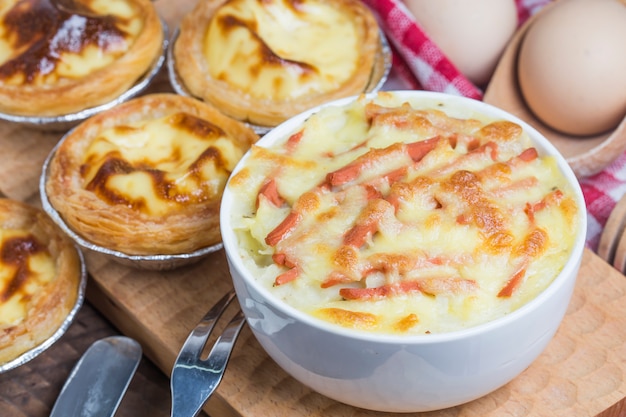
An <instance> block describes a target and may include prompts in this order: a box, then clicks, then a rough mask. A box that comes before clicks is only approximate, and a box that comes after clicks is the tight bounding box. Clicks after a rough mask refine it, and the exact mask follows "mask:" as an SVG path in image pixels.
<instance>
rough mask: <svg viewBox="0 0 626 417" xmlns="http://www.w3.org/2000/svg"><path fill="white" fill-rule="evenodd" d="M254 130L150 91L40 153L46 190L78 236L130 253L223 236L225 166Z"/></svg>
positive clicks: (191, 247) (196, 244)
mask: <svg viewBox="0 0 626 417" xmlns="http://www.w3.org/2000/svg"><path fill="white" fill-rule="evenodd" d="M257 139H258V136H257V135H256V134H255V133H254V132H253V131H252V130H251V129H250V128H249V127H247V126H246V125H244V124H243V123H240V122H238V121H236V120H233V119H231V118H229V117H226V116H224V115H223V114H222V113H220V112H219V111H217V110H216V109H214V108H212V107H211V106H209V105H208V104H206V103H203V102H201V101H199V100H196V99H192V98H188V97H182V96H179V95H175V94H169V93H160V94H150V95H146V96H142V97H139V98H135V99H132V100H130V101H128V102H126V103H123V104H120V105H118V106H116V107H114V108H113V109H111V110H108V111H106V112H103V113H100V114H98V115H96V116H93V117H91V118H89V119H88V120H86V121H85V122H83V123H81V124H80V125H78V126H77V127H76V128H75V129H74V130H72V131H70V132H69V133H68V134H67V135H66V136H65V137H64V138H63V139H62V140H61V141H60V143H59V144H58V145H57V147H56V149H55V150H53V152H52V153H51V155H50V157H49V158H48V161H47V162H46V167H45V171H46V177H45V182H44V183H43V184H42V188H45V196H44V198H43V199H44V200H46V201H47V202H49V204H50V205H51V207H52V208H53V209H54V210H56V212H57V213H58V214H59V215H60V217H61V218H62V220H63V222H64V223H65V224H66V225H67V226H68V227H69V228H70V229H71V230H72V231H73V232H75V233H76V234H77V235H79V236H80V237H81V238H82V239H85V240H86V241H88V242H91V243H94V244H96V245H99V246H101V247H104V248H108V249H111V250H114V251H118V252H121V253H123V254H131V255H161V254H186V253H190V252H193V251H196V250H199V249H201V248H205V247H210V246H212V245H216V244H219V243H220V242H221V235H220V229H219V207H220V201H221V196H222V192H223V189H224V186H225V184H226V180H227V179H228V177H229V175H230V172H231V171H232V169H233V168H234V167H235V165H236V163H237V162H238V161H239V159H240V158H241V157H242V156H243V155H244V153H245V152H246V151H247V150H248V148H249V147H250V146H251V145H252V144H253V143H255V142H256V141H257Z"/></svg>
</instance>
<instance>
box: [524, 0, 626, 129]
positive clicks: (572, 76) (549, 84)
mask: <svg viewBox="0 0 626 417" xmlns="http://www.w3.org/2000/svg"><path fill="white" fill-rule="evenodd" d="M518 79H519V85H520V89H521V93H522V96H523V97H524V99H525V101H526V104H527V105H528V107H529V109H530V110H531V111H532V112H533V113H534V114H535V116H536V117H537V118H538V119H540V120H541V121H542V122H544V123H545V124H546V125H548V126H549V127H552V128H553V129H555V130H557V131H560V132H562V133H565V134H569V135H575V136H586V135H595V134H600V133H603V132H605V131H609V130H611V129H613V128H615V127H616V126H617V125H618V124H619V123H620V121H621V120H622V119H623V118H624V115H625V114H626V2H624V1H622V0H559V1H558V3H556V4H555V5H554V6H553V7H551V8H550V9H548V10H546V11H545V13H542V14H541V15H539V16H537V19H536V20H535V22H533V23H532V25H531V26H530V27H529V28H528V31H527V33H526V36H525V38H524V39H523V41H522V44H521V47H520V52H519V58H518Z"/></svg>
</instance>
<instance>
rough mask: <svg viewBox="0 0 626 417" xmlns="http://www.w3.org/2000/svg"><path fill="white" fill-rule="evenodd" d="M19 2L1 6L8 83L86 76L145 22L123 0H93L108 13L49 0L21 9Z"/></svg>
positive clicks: (2, 69)
mask: <svg viewBox="0 0 626 417" xmlns="http://www.w3.org/2000/svg"><path fill="white" fill-rule="evenodd" d="M17 4H18V1H17V0H15V1H9V2H3V5H2V7H0V79H1V81H2V82H3V83H6V84H8V85H20V84H24V83H27V84H35V85H44V84H55V83H57V82H59V80H61V79H64V78H74V79H75V78H82V77H85V76H87V75H89V74H90V73H93V72H95V71H97V70H99V69H101V68H104V67H106V66H108V65H110V64H111V63H113V62H115V60H116V59H118V58H119V57H120V56H122V55H123V54H125V53H126V52H127V51H128V50H129V48H130V47H131V45H132V44H133V42H134V40H135V39H136V37H137V36H138V35H139V33H140V32H141V30H142V27H143V18H142V16H141V15H140V14H139V12H138V11H137V10H134V9H133V7H132V6H131V5H130V4H129V3H128V2H126V1H124V0H115V1H104V0H97V1H92V2H90V3H88V7H89V8H90V9H91V10H92V11H93V12H95V13H97V14H100V15H102V16H107V17H95V18H92V17H86V16H82V15H79V14H70V13H65V12H61V11H59V10H57V9H55V8H54V7H53V6H52V5H51V3H50V2H49V0H30V1H28V2H26V3H25V4H22V6H23V7H22V9H21V11H20V12H18V11H17V10H18V9H17V8H16V7H15V6H16V5H17ZM29 13H34V14H38V15H45V16H47V18H45V19H35V18H34V17H33V16H31V15H29ZM15 24H17V26H15ZM94 29H95V31H94ZM20 39H22V40H21V41H20ZM35 42H37V43H35Z"/></svg>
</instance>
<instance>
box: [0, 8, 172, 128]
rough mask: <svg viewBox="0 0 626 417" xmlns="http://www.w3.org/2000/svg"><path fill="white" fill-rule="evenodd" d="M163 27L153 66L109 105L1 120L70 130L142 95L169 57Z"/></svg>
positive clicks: (2, 116) (7, 116) (2, 115)
mask: <svg viewBox="0 0 626 417" xmlns="http://www.w3.org/2000/svg"><path fill="white" fill-rule="evenodd" d="M161 26H162V27H163V45H162V47H161V53H160V54H159V56H158V57H157V58H156V59H155V60H154V62H153V63H152V66H151V67H150V68H149V69H148V71H146V73H145V74H144V75H143V76H142V77H141V78H140V79H139V80H138V81H137V82H136V83H135V84H134V85H133V86H132V87H131V88H130V89H128V90H127V91H126V92H124V93H123V94H122V95H120V96H119V97H117V98H116V99H115V100H112V101H110V102H108V103H104V104H101V105H99V106H96V107H90V108H88V109H84V110H80V111H77V112H75V113H70V114H63V115H59V116H48V117H38V116H20V115H14V114H7V113H1V112H0V120H5V121H8V122H12V123H16V124H19V125H22V126H24V127H29V128H34V129H39V130H50V131H63V130H67V129H70V128H71V127H73V126H75V125H77V124H78V123H80V122H82V121H83V120H85V119H88V118H89V117H91V116H93V115H95V114H98V113H101V112H103V111H105V110H108V109H110V108H112V107H115V106H117V105H118V104H121V103H123V102H125V101H128V100H130V99H131V98H133V97H135V96H137V95H139V94H141V93H142V92H143V91H145V90H146V89H147V88H148V86H150V84H151V83H152V81H153V79H154V78H155V77H156V75H157V74H158V73H159V71H160V70H161V68H162V67H163V64H164V63H165V57H166V55H167V50H168V45H169V29H168V26H167V24H166V23H165V21H164V20H163V19H161Z"/></svg>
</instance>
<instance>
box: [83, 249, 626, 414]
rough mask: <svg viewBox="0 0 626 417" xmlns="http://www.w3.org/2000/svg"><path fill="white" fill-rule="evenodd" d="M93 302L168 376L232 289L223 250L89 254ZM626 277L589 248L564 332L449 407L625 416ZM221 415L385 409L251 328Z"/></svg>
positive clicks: (223, 393) (218, 403) (222, 391)
mask: <svg viewBox="0 0 626 417" xmlns="http://www.w3.org/2000/svg"><path fill="white" fill-rule="evenodd" d="M88 262H89V266H90V271H91V273H92V275H93V280H92V283H93V286H92V291H91V292H88V295H87V296H88V299H89V300H90V301H91V302H92V303H93V304H94V305H96V307H97V308H99V309H101V310H102V311H103V312H104V314H105V315H106V316H107V317H110V318H111V320H112V321H113V322H114V323H116V325H117V326H118V327H119V328H120V329H121V330H122V331H123V332H124V333H126V334H130V335H132V336H133V337H135V338H137V339H139V340H140V341H141V342H142V344H144V345H146V354H147V355H148V356H149V357H150V358H151V359H152V360H153V361H154V362H155V363H156V364H157V366H158V367H159V368H161V369H162V370H163V371H164V372H165V373H166V374H167V373H169V371H170V370H171V367H172V364H173V362H174V359H175V357H176V354H177V352H178V349H179V348H180V346H181V345H182V343H183V341H184V339H185V338H186V336H187V334H188V332H189V331H190V330H191V328H192V327H193V326H194V325H195V323H196V322H197V321H198V320H199V319H200V317H202V315H204V313H205V312H206V310H208V307H209V306H210V305H211V304H212V303H213V302H215V301H217V299H218V298H219V297H220V296H221V295H222V294H223V293H224V292H226V291H227V289H228V288H229V286H230V281H229V276H228V273H227V266H226V264H225V259H224V254H223V252H221V251H220V252H217V253H215V254H213V255H211V256H210V257H209V258H207V259H206V260H204V261H202V262H200V263H198V264H196V265H193V266H190V267H185V268H184V269H181V270H174V271H168V272H158V273H157V272H142V271H137V270H133V269H128V268H127V267H124V266H121V265H116V264H115V263H111V261H107V259H105V258H104V257H103V256H102V255H99V254H92V255H89V256H88ZM624 358H626V277H624V276H623V275H621V274H619V273H618V272H617V271H616V270H615V269H614V268H612V267H611V266H609V265H608V264H606V263H605V262H604V261H602V260H601V259H600V258H599V257H598V256H597V255H595V254H593V253H592V252H590V251H586V252H585V255H584V259H583V266H582V269H581V271H580V274H579V278H578V283H577V288H576V290H575V294H574V296H573V299H572V302H571V304H570V307H569V310H568V313H567V316H566V318H565V320H564V322H563V324H562V325H561V327H560V329H559V331H558V333H557V336H556V337H555V339H554V340H553V341H552V342H551V343H550V345H549V346H548V348H547V350H546V351H545V352H544V353H543V354H542V355H541V356H540V357H539V359H538V360H537V361H536V362H535V363H534V364H533V365H532V366H531V367H530V368H528V369H527V370H526V371H525V372H524V373H522V374H521V375H520V376H519V377H518V378H516V379H515V380H513V381H512V382H511V383H509V384H508V385H506V386H504V387H503V388H501V389H499V390H497V391H496V392H494V393H492V394H490V395H488V396H486V397H484V398H481V399H479V400H476V401H474V402H471V403H469V404H466V405H463V406H459V407H454V408H451V409H448V410H443V411H439V412H432V413H422V414H416V415H420V416H431V417H456V416H502V415H510V416H520V417H521V416H545V415H551V416H563V417H572V416H580V417H589V416H603V417H617V416H619V415H621V412H622V410H623V407H624V405H623V401H624V398H625V397H626V363H624ZM205 410H206V411H207V412H208V414H210V415H216V416H218V415H219V416H233V417H252V416H255V417H256V416H282V415H284V416H326V415H333V416H335V415H339V416H364V417H365V416H372V417H373V416H379V415H383V414H381V413H375V412H370V411H365V410H360V409H356V408H353V407H349V406H346V405H343V404H339V403H336V402H334V401H332V400H330V399H327V398H325V397H323V396H321V395H318V394H316V393H314V392H312V391H310V390H309V389H308V388H306V387H305V386H303V385H302V384H300V383H299V382H297V381H295V380H293V379H292V378H290V377H289V376H288V375H286V374H285V373H284V372H283V371H282V370H281V369H280V368H279V367H278V366H277V365H276V364H275V363H274V362H273V361H272V360H271V359H269V357H268V356H267V355H266V354H265V353H264V352H263V351H262V349H261V347H260V345H258V343H257V342H256V340H255V339H254V337H253V336H252V335H251V333H250V332H249V330H248V329H247V328H246V329H245V330H244V332H243V333H242V336H241V338H240V340H239V341H238V342H237V345H236V348H235V351H234V353H233V358H232V359H231V362H230V364H229V368H228V372H227V374H226V376H225V378H224V380H223V382H222V385H221V386H220V387H219V388H218V391H217V393H216V394H215V395H214V397H213V398H212V399H211V400H210V401H209V403H208V404H207V406H206V409H205Z"/></svg>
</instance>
